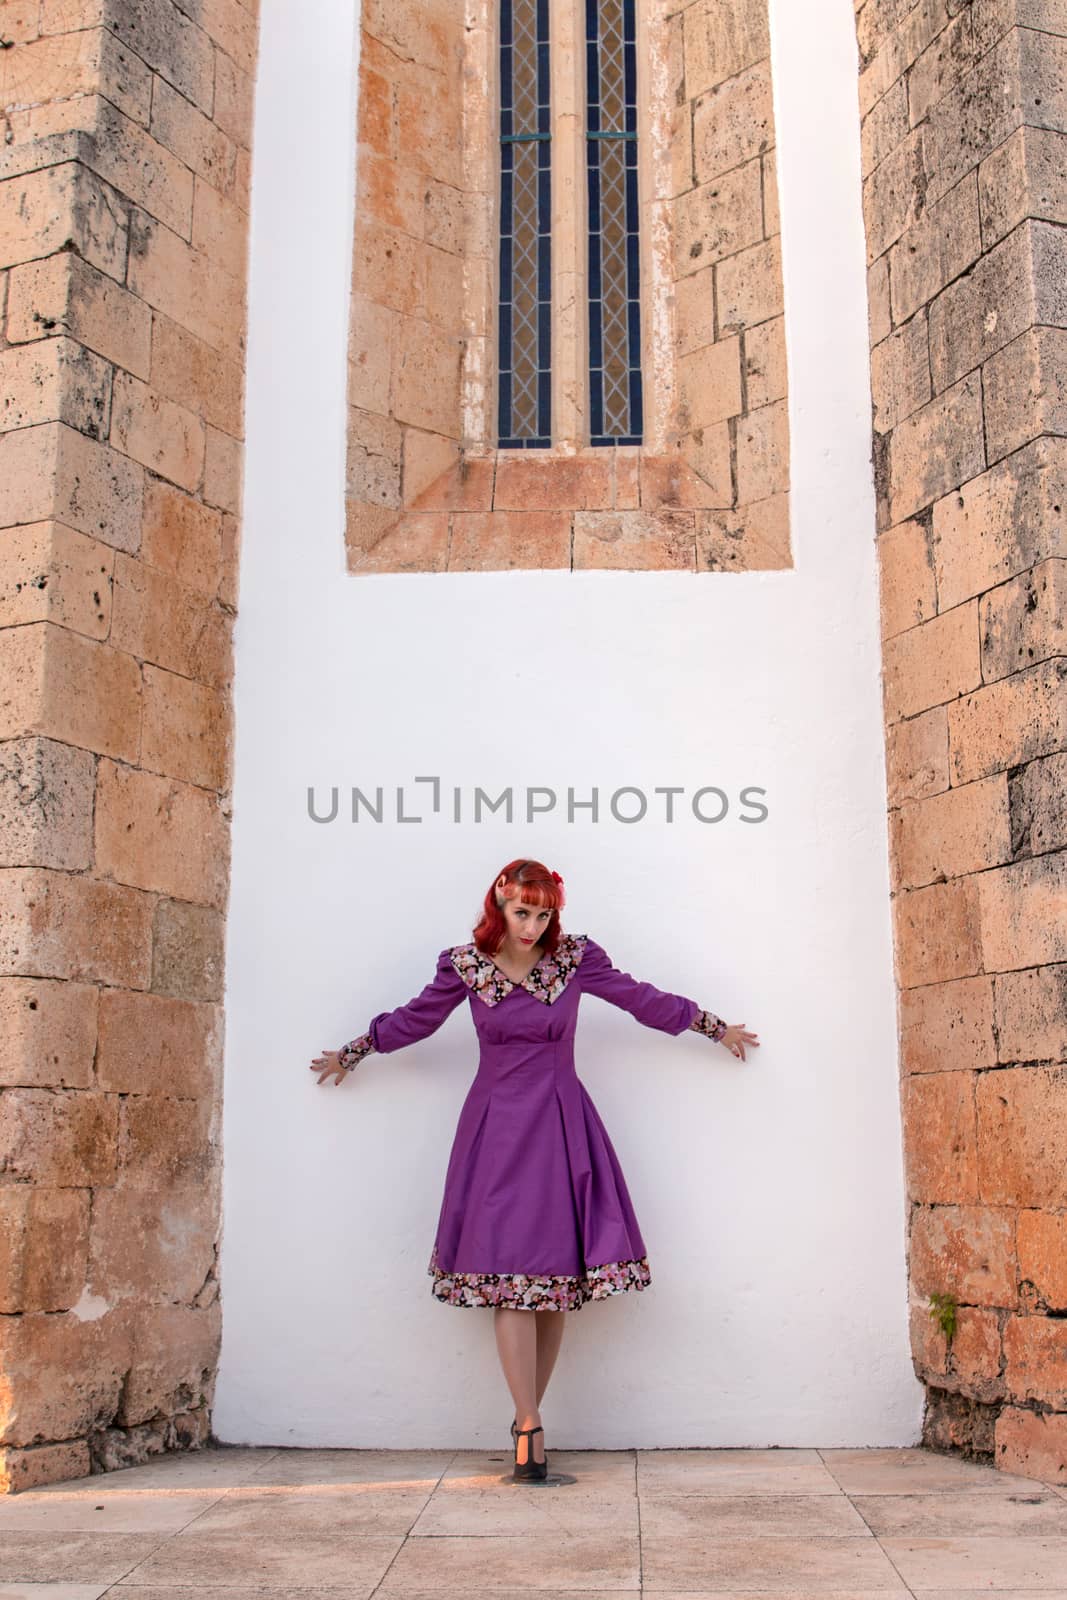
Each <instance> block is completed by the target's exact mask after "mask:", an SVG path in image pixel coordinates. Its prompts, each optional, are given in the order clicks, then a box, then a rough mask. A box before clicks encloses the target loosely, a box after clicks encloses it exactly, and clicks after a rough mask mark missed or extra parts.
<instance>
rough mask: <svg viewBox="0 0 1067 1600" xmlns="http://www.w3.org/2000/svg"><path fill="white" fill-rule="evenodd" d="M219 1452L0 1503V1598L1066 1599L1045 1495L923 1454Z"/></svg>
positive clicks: (1054, 1491)
mask: <svg viewBox="0 0 1067 1600" xmlns="http://www.w3.org/2000/svg"><path fill="white" fill-rule="evenodd" d="M510 1463H511V1457H510V1456H509V1454H508V1453H507V1451H505V1450H501V1451H500V1452H499V1453H494V1452H482V1451H474V1450H460V1451H386V1450H275V1449H242V1448H232V1447H226V1448H224V1449H214V1450H204V1451H200V1452H193V1453H191V1454H176V1455H172V1456H164V1457H161V1458H159V1459H158V1460H156V1461H155V1462H152V1463H150V1464H148V1465H146V1466H142V1467H130V1468H127V1469H126V1470H125V1471H122V1472H112V1473H104V1474H98V1475H95V1476H93V1477H90V1478H77V1479H71V1480H70V1481H69V1482H67V1483H60V1484H50V1485H49V1486H48V1487H47V1488H44V1489H35V1490H24V1491H23V1492H22V1493H21V1494H16V1495H6V1496H0V1600H28V1597H35V1600H97V1596H100V1595H103V1594H111V1595H112V1596H114V1597H115V1600H119V1597H120V1596H128V1600H193V1594H192V1592H193V1591H218V1593H217V1595H216V1597H215V1600H284V1597H286V1596H289V1595H293V1596H296V1595H299V1596H301V1600H313V1597H315V1596H317V1595H320V1594H321V1595H323V1596H328V1597H329V1600H342V1597H343V1600H369V1597H370V1596H371V1595H374V1596H376V1597H379V1596H380V1597H381V1600H386V1597H387V1596H390V1595H406V1596H409V1597H410V1596H424V1597H425V1600H430V1597H431V1596H432V1597H433V1600H442V1597H451V1596H456V1595H470V1596H474V1597H475V1600H521V1597H526V1600H529V1597H530V1591H531V1590H536V1591H537V1597H536V1600H559V1597H564V1596H565V1597H566V1600H591V1597H592V1596H596V1597H597V1600H602V1597H603V1595H604V1594H605V1592H607V1593H610V1594H616V1595H623V1596H628V1597H631V1600H638V1597H639V1596H641V1595H654V1596H655V1597H656V1600H681V1597H682V1596H685V1597H686V1600H699V1597H700V1596H705V1597H707V1596H715V1597H716V1600H737V1597H740V1596H754V1595H765V1596H773V1597H774V1600H825V1597H826V1596H835V1597H836V1600H887V1597H888V1596H892V1595H901V1596H906V1595H914V1596H919V1597H923V1600H926V1597H929V1600H976V1597H977V1596H978V1595H985V1596H988V1595H989V1594H990V1593H991V1592H992V1593H993V1594H994V1596H995V1600H1067V1485H1059V1486H1055V1485H1046V1484H1042V1483H1039V1482H1037V1481H1036V1480H1034V1479H1032V1478H1014V1477H1009V1476H1007V1475H1006V1474H1004V1473H1001V1472H998V1471H996V1470H995V1469H994V1468H992V1467H984V1466H976V1465H973V1464H971V1463H968V1462H962V1461H957V1460H953V1459H949V1458H946V1457H944V1456H940V1455H935V1454H933V1453H932V1452H930V1451H926V1450H636V1451H634V1450H619V1451H554V1450H550V1451H549V1463H550V1466H551V1465H555V1466H556V1467H557V1468H558V1469H559V1470H560V1471H563V1472H571V1473H573V1474H574V1475H575V1476H576V1478H577V1479H578V1481H577V1482H576V1483H574V1484H571V1485H567V1486H560V1487H557V1488H537V1487H531V1486H529V1485H525V1484H523V1485H515V1486H512V1485H510V1484H503V1483H500V1482H499V1481H498V1479H499V1474H500V1473H502V1472H505V1471H510Z"/></svg>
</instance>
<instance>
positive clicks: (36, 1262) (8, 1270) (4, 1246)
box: [0, 1184, 106, 1315]
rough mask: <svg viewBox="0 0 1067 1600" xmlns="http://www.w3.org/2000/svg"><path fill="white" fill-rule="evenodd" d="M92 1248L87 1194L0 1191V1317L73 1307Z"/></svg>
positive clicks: (46, 1190) (27, 1189)
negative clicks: (1, 1313)
mask: <svg viewBox="0 0 1067 1600" xmlns="http://www.w3.org/2000/svg"><path fill="white" fill-rule="evenodd" d="M100 1192H101V1193H103V1192H106V1191H100ZM88 1248H89V1190H88V1189H51V1188H43V1187H31V1186H30V1185H29V1184H17V1185H15V1186H14V1187H5V1188H0V1312H3V1313H4V1314H5V1315H12V1314H14V1313H18V1312H25V1311H64V1310H66V1309H67V1307H68V1306H72V1305H74V1304H75V1302H76V1301H77V1300H78V1298H79V1296H80V1295H81V1292H82V1288H83V1287H84V1284H85V1267H86V1261H87V1259H88Z"/></svg>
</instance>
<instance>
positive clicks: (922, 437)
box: [882, 347, 1010, 524]
mask: <svg viewBox="0 0 1067 1600" xmlns="http://www.w3.org/2000/svg"><path fill="white" fill-rule="evenodd" d="M1009 348H1010V347H1009ZM985 464H986V461H985V452H984V448H983V433H982V392H981V383H980V381H979V376H978V374H977V373H976V372H972V373H969V374H968V375H967V377H966V378H961V379H960V381H959V383H957V384H955V385H954V386H953V387H952V388H951V389H947V390H946V391H945V392H944V393H943V394H939V395H938V396H937V397H936V398H935V399H933V400H931V401H930V402H929V403H928V404H927V405H925V406H922V407H921V408H920V409H919V410H918V411H914V412H913V413H912V414H911V416H909V417H905V418H904V419H903V421H901V422H899V423H898V424H897V426H896V427H895V428H894V429H893V432H892V434H891V436H890V444H889V474H888V495H887V496H883V501H882V503H883V505H884V506H885V510H884V511H883V512H882V516H883V518H884V517H885V516H886V514H888V521H889V523H890V524H892V523H895V522H903V521H904V520H905V518H906V517H911V516H914V515H915V513H916V511H921V510H922V509H923V508H924V507H925V506H928V505H930V504H931V503H932V502H933V501H934V500H939V499H940V498H941V496H942V495H944V494H947V493H948V492H949V490H950V489H954V488H956V487H957V486H958V485H959V484H961V483H966V482H967V480H968V478H973V477H976V476H977V474H978V473H979V472H981V471H982V469H983V468H984V467H985Z"/></svg>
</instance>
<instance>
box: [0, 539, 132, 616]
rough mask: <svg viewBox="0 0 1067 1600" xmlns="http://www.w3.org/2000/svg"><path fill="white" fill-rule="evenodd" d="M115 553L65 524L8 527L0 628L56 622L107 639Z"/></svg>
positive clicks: (0, 565) (0, 562)
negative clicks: (30, 623)
mask: <svg viewBox="0 0 1067 1600" xmlns="http://www.w3.org/2000/svg"><path fill="white" fill-rule="evenodd" d="M114 565H115V555H114V551H112V550H111V549H110V548H109V547H108V546H107V545H104V544H100V543H99V542H98V541H97V540H95V539H89V538H86V536H85V535H84V534H82V533H75V531H74V529H73V528H66V527H64V526H63V524H62V523H61V522H27V523H24V524H23V525H22V527H20V528H9V529H8V530H7V532H6V533H5V534H4V538H3V543H2V544H0V626H3V627H17V626H20V625H21V624H23V623H27V622H55V623H58V624H59V625H60V626H61V627H64V628H71V629H73V630H74V632H75V633H83V634H85V635H86V637H88V638H90V639H104V638H106V637H107V633H108V626H109V623H110V620H111V582H112V573H113V571H114Z"/></svg>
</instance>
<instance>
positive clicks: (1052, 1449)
mask: <svg viewBox="0 0 1067 1600" xmlns="http://www.w3.org/2000/svg"><path fill="white" fill-rule="evenodd" d="M995 1453H996V1465H997V1467H998V1468H999V1469H1000V1471H1001V1472H1017V1473H1018V1474H1019V1475H1020V1476H1021V1477H1024V1478H1039V1479H1040V1480H1041V1482H1042V1483H1059V1484H1067V1413H1060V1414H1059V1415H1058V1416H1054V1415H1051V1414H1047V1413H1043V1412H1037V1411H1031V1410H1029V1409H1027V1408H1025V1407H1020V1406H1003V1407H1001V1409H1000V1411H999V1412H998V1414H997V1421H996V1444H995Z"/></svg>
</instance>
